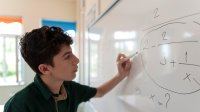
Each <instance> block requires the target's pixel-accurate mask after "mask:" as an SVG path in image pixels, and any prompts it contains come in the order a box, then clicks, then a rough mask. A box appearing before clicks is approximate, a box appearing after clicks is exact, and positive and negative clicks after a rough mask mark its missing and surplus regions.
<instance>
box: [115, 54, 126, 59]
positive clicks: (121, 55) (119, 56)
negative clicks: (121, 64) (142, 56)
mask: <svg viewBox="0 0 200 112" xmlns="http://www.w3.org/2000/svg"><path fill="white" fill-rule="evenodd" d="M125 57H126V55H124V54H122V53H120V54H118V56H117V61H120V60H121V59H123V58H125Z"/></svg>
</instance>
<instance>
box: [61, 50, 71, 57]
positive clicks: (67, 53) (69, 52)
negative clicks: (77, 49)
mask: <svg viewBox="0 0 200 112" xmlns="http://www.w3.org/2000/svg"><path fill="white" fill-rule="evenodd" d="M71 53H72V52H71V51H68V52H66V53H64V54H63V55H62V57H64V56H66V55H69V54H71Z"/></svg>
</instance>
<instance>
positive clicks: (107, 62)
mask: <svg viewBox="0 0 200 112" xmlns="http://www.w3.org/2000/svg"><path fill="white" fill-rule="evenodd" d="M199 4H200V1H198V0H165V1H161V0H148V1H146V0H120V1H119V2H118V3H117V4H116V5H115V6H114V7H113V8H112V9H111V10H109V11H108V12H107V13H106V14H105V15H104V16H103V17H102V18H100V19H99V20H98V21H97V22H96V23H95V24H94V25H92V26H91V27H90V28H89V37H88V39H89V51H90V52H89V56H90V58H89V63H90V67H89V71H90V73H91V74H90V85H91V86H98V85H100V84H102V83H103V82H106V81H107V80H109V79H110V78H112V77H113V76H114V74H115V73H116V71H117V69H116V62H115V61H116V56H117V54H118V53H120V52H122V53H125V54H127V55H129V54H132V53H135V52H139V54H138V55H137V56H136V57H134V59H133V63H132V69H131V72H130V74H129V76H128V77H127V78H126V79H125V80H123V82H122V83H120V84H119V85H118V86H117V87H116V88H114V90H113V91H111V92H110V93H109V94H107V95H106V96H104V97H103V98H102V99H94V100H91V102H92V104H93V105H94V107H95V108H96V110H97V111H98V112H199V111H200V106H199V104H200V7H199Z"/></svg>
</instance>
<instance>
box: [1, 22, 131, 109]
mask: <svg viewBox="0 0 200 112" xmlns="http://www.w3.org/2000/svg"><path fill="white" fill-rule="evenodd" d="M72 43H73V41H72V38H71V37H70V36H69V35H67V34H65V33H64V32H63V30H62V29H61V28H59V27H48V26H43V27H41V28H38V29H34V30H32V31H31V32H29V33H26V34H25V35H24V37H23V38H21V40H20V46H21V48H20V51H21V54H22V57H23V58H24V60H25V61H26V62H27V63H28V65H29V66H30V67H31V68H32V69H33V70H34V72H35V73H36V76H35V78H34V81H33V82H32V83H31V84H29V85H28V86H27V87H25V88H24V89H23V90H21V91H19V92H18V93H16V94H15V95H14V96H13V97H12V98H10V99H9V100H8V101H7V103H6V104H5V106H4V112H76V111H77V108H78V105H79V104H80V103H81V102H85V101H88V100H90V99H91V98H93V97H102V96H103V95H105V94H106V93H108V92H109V91H110V90H111V89H112V88H114V87H115V86H116V85H117V84H118V83H119V82H120V81H121V80H122V79H124V78H125V77H126V76H127V74H128V73H129V71H130V68H131V62H130V60H129V59H127V58H125V57H126V56H125V55H124V54H119V55H118V57H117V68H118V73H117V75H116V76H115V77H113V78H112V79H111V80H109V81H108V82H106V83H105V84H103V85H102V86H100V87H97V88H94V87H89V86H86V85H81V84H79V83H76V82H74V81H72V80H73V79H74V78H75V77H76V72H77V70H78V66H77V65H78V63H79V59H78V58H77V57H76V56H75V55H74V54H73V52H72V49H71V47H70V45H71V44H72Z"/></svg>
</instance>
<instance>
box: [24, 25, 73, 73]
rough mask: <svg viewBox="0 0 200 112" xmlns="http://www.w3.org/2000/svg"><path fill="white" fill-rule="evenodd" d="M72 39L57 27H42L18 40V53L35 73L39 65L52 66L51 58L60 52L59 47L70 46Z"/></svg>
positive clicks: (37, 71)
mask: <svg viewBox="0 0 200 112" xmlns="http://www.w3.org/2000/svg"><path fill="white" fill-rule="evenodd" d="M72 43H73V40H72V38H71V37H70V36H69V35H68V34H65V33H64V31H63V30H62V29H61V28H59V27H48V26H43V27H41V28H38V29H34V30H32V31H31V32H27V33H25V35H24V36H23V37H22V38H21V40H20V46H21V48H20V52H21V55H22V57H23V58H24V60H25V61H26V62H27V63H28V65H29V66H30V67H31V68H32V69H33V70H34V71H35V72H36V73H37V74H41V72H40V71H39V69H38V66H39V65H40V64H48V65H51V66H54V63H53V57H54V56H55V55H57V54H58V53H59V52H60V49H61V46H62V45H63V44H64V45H67V46H70V45H71V44H72Z"/></svg>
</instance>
